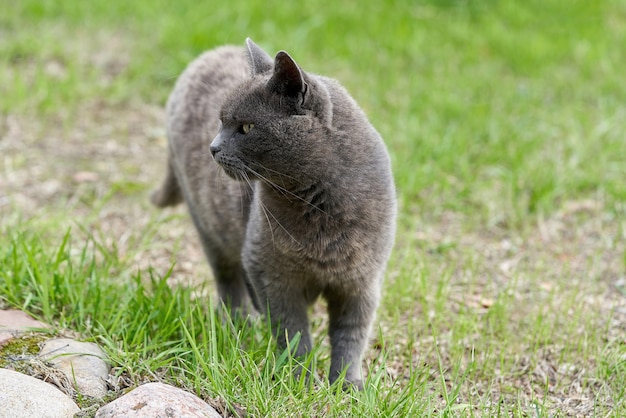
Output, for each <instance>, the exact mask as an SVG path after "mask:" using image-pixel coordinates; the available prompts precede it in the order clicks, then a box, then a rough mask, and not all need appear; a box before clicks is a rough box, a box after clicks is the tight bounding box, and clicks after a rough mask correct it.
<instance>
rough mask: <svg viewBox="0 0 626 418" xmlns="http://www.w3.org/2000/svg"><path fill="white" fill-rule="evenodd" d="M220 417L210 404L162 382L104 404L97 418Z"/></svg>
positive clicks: (145, 386) (97, 413)
mask: <svg viewBox="0 0 626 418" xmlns="http://www.w3.org/2000/svg"><path fill="white" fill-rule="evenodd" d="M124 417H128V418H153V417H168V418H183V417H185V418H196V417H198V418H201V417H202V418H221V415H220V414H218V413H217V411H216V410H215V409H213V408H212V407H211V406H210V405H209V404H207V403H206V402H204V401H203V400H202V399H200V398H198V397H197V396H196V395H193V394H191V393H189V392H185V391H184V390H182V389H179V388H176V387H174V386H170V385H166V384H164V383H147V384H145V385H142V386H139V387H138V388H136V389H133V390H132V391H130V392H128V393H127V394H126V395H124V396H122V397H120V398H117V399H116V400H114V401H113V402H111V403H109V404H107V405H104V406H103V407H101V408H100V409H98V412H96V418H124Z"/></svg>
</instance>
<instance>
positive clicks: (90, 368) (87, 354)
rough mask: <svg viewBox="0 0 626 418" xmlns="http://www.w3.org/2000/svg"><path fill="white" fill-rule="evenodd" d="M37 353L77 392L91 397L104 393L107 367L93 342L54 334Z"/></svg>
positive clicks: (99, 349)
mask: <svg viewBox="0 0 626 418" xmlns="http://www.w3.org/2000/svg"><path fill="white" fill-rule="evenodd" d="M39 357H40V359H41V360H44V361H46V362H48V363H49V364H51V365H52V367H54V368H55V369H58V370H61V371H62V372H63V373H64V374H65V375H66V376H67V378H68V379H69V381H70V382H72V383H73V384H74V388H75V389H76V391H77V392H78V393H80V394H81V395H87V396H91V397H92V398H103V397H104V396H106V394H107V391H108V388H107V382H106V381H107V379H108V377H109V370H110V369H111V367H110V366H109V365H108V364H107V362H106V361H105V360H104V359H106V358H107V357H106V354H105V353H104V351H102V349H101V348H100V347H98V345H97V344H94V343H85V342H79V341H75V340H72V339H69V338H55V339H51V340H48V341H46V342H45V343H44V345H43V347H42V348H41V352H40V353H39Z"/></svg>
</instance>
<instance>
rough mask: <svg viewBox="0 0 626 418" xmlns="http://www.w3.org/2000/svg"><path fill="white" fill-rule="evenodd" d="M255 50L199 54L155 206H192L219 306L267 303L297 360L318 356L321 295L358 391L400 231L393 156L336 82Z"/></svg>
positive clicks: (184, 80) (172, 116) (170, 129)
mask: <svg viewBox="0 0 626 418" xmlns="http://www.w3.org/2000/svg"><path fill="white" fill-rule="evenodd" d="M246 44H247V48H245V49H243V50H242V49H240V48H235V47H222V48H218V49H216V50H213V51H210V52H207V53H205V54H203V55H201V56H200V57H199V58H198V59H196V60H195V61H194V62H192V63H191V64H190V65H189V67H188V68H187V69H186V70H185V72H184V73H183V74H182V75H181V77H180V78H179V80H178V82H177V83H176V87H175V88H174V91H173V92H172V94H171V96H170V99H169V101H168V104H167V118H168V119H167V123H168V125H167V134H168V138H169V151H170V152H169V158H168V172H167V175H166V178H165V181H164V182H163V185H162V186H161V188H160V189H159V190H157V191H156V192H155V193H154V194H153V196H152V201H153V203H155V204H156V205H157V206H160V207H163V206H167V205H172V204H176V203H178V202H180V201H181V200H182V199H183V198H184V200H185V201H186V202H187V205H188V207H189V211H190V213H191V217H192V219H193V221H194V224H195V226H196V228H197V230H198V232H199V235H200V238H201V241H202V245H203V247H204V250H205V253H206V256H207V258H208V261H209V263H210V264H211V267H212V269H213V272H214V275H215V278H216V281H217V286H218V291H219V295H220V298H221V300H222V301H223V302H224V303H226V304H229V305H230V306H231V309H237V308H244V309H245V308H246V306H247V304H248V301H249V300H250V298H251V300H252V302H253V304H254V306H255V307H256V309H257V310H259V311H261V312H266V310H267V309H269V314H270V317H271V319H272V322H273V323H274V332H275V335H276V336H277V339H278V342H279V344H280V345H281V346H282V347H285V344H286V338H285V337H287V338H289V337H293V336H294V335H296V333H298V332H300V334H301V340H300V344H299V345H298V348H297V350H296V353H295V354H296V355H303V354H305V353H306V352H308V351H309V350H310V349H311V345H312V341H311V335H310V332H309V323H308V318H307V307H308V306H309V305H310V304H311V303H312V302H313V301H315V299H317V297H318V296H320V295H321V296H323V297H324V298H325V299H326V301H327V302H328V313H329V317H330V329H329V334H330V342H331V346H332V355H331V367H330V375H329V378H330V381H331V382H333V381H334V380H336V378H337V377H338V376H339V375H340V373H341V371H342V370H343V369H344V368H345V367H347V370H346V379H347V381H348V382H350V383H352V384H353V385H355V386H356V387H359V388H361V387H362V384H363V383H362V374H361V356H362V353H363V350H364V348H365V345H366V343H367V340H368V336H369V333H370V328H371V324H372V321H373V319H374V315H375V311H376V308H377V306H378V302H379V298H380V291H381V284H382V279H383V274H384V270H385V266H386V263H387V260H388V258H389V254H390V252H391V248H392V245H393V241H394V234H395V218H396V197H395V188H394V185H393V178H392V173H391V167H390V162H389V156H388V154H387V150H386V148H385V145H384V143H383V141H382V139H381V138H380V136H379V134H378V133H377V132H376V130H375V129H374V128H373V127H372V125H371V124H370V123H369V122H368V120H367V118H366V116H365V115H364V113H363V111H362V110H361V109H360V108H359V106H358V105H357V104H356V103H355V101H354V100H353V99H352V98H351V97H350V96H349V95H348V93H347V92H346V91H345V89H344V88H343V87H341V85H339V83H337V82H336V81H334V80H332V79H329V78H326V77H322V76H318V75H314V74H311V73H306V72H304V71H302V69H301V68H300V67H299V66H298V65H297V64H296V63H295V62H294V61H293V59H292V58H291V57H290V56H289V55H288V54H287V53H286V52H283V51H281V52H279V53H278V54H277V55H276V58H275V59H274V60H272V59H271V57H270V56H269V55H267V54H266V53H265V52H264V51H263V50H262V49H261V48H260V47H258V46H257V45H255V44H254V43H253V42H252V41H251V40H249V39H248V40H247V41H246ZM244 51H245V53H244ZM251 124H252V127H251V128H250V126H251ZM244 125H247V126H244ZM247 128H250V129H249V130H248V129H247ZM211 155H213V158H211ZM216 162H217V164H216ZM224 172H225V173H226V174H227V175H225V174H224Z"/></svg>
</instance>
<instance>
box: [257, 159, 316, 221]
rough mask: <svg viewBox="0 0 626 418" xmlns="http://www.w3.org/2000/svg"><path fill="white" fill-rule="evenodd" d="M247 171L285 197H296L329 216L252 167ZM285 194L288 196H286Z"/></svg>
mask: <svg viewBox="0 0 626 418" xmlns="http://www.w3.org/2000/svg"><path fill="white" fill-rule="evenodd" d="M246 169H247V170H250V172H252V174H254V175H255V176H257V177H259V178H260V179H261V180H263V181H264V182H266V183H267V184H269V185H270V186H272V187H274V188H276V189H277V190H278V191H280V192H282V194H283V196H285V197H287V195H289V196H292V197H295V198H296V199H298V200H300V201H302V202H304V203H306V204H307V205H309V206H311V207H312V208H314V209H316V210H318V211H320V212H322V213H323V214H324V215H328V213H327V212H326V211H325V210H323V209H321V208H320V207H318V206H316V205H314V204H313V203H311V202H309V201H308V200H306V199H304V198H302V197H301V196H298V195H297V194H295V193H293V192H292V191H290V190H289V189H286V188H285V187H281V186H279V185H278V184H276V183H275V182H273V181H271V180H270V179H268V178H267V177H265V176H263V175H262V174H261V173H259V172H258V171H256V170H254V169H252V168H250V166H248V165H246ZM285 193H286V194H287V195H285Z"/></svg>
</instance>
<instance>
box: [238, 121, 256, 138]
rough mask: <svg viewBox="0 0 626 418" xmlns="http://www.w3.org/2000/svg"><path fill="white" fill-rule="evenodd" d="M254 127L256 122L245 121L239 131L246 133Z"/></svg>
mask: <svg viewBox="0 0 626 418" xmlns="http://www.w3.org/2000/svg"><path fill="white" fill-rule="evenodd" d="M252 128H254V123H244V124H242V125H241V126H240V127H239V132H240V133H242V134H244V135H245V134H247V133H248V132H250V130H251V129H252Z"/></svg>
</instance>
